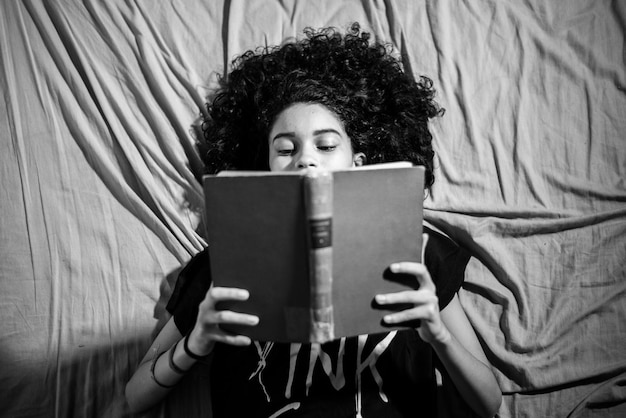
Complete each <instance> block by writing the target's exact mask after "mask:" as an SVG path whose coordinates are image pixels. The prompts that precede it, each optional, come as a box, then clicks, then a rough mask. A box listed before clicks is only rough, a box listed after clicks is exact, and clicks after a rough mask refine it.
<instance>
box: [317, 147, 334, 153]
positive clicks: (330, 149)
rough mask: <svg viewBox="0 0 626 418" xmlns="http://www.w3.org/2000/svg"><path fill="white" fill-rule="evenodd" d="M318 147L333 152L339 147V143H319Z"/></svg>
mask: <svg viewBox="0 0 626 418" xmlns="http://www.w3.org/2000/svg"><path fill="white" fill-rule="evenodd" d="M317 149H319V150H320V151H323V152H332V151H334V150H335V149H337V145H318V146H317Z"/></svg>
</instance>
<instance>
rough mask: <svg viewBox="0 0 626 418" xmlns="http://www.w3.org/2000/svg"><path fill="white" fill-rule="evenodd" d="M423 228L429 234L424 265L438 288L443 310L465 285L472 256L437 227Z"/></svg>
mask: <svg viewBox="0 0 626 418" xmlns="http://www.w3.org/2000/svg"><path fill="white" fill-rule="evenodd" d="M423 227H424V233H425V234H428V242H427V244H426V249H425V251H424V264H426V267H427V268H428V271H429V273H430V275H431V277H432V279H433V282H434V283H435V286H437V296H438V297H439V306H440V309H443V308H444V307H445V306H446V305H447V304H448V303H450V301H451V300H452V298H453V297H454V295H455V294H456V292H457V291H458V290H459V289H460V287H461V285H462V284H463V280H464V279H465V268H466V266H467V263H468V262H469V259H470V257H471V254H470V253H469V252H468V251H467V250H466V249H465V248H463V247H461V246H460V245H459V244H457V243H456V242H455V241H454V240H452V238H450V237H449V236H448V235H447V234H445V233H444V232H443V231H441V230H439V229H438V228H436V227H435V226H433V225H431V224H429V223H424V225H423Z"/></svg>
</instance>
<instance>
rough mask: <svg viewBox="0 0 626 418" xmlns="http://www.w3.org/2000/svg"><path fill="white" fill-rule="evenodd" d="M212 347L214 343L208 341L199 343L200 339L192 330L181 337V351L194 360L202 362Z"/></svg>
mask: <svg viewBox="0 0 626 418" xmlns="http://www.w3.org/2000/svg"><path fill="white" fill-rule="evenodd" d="M214 345H215V342H214V341H212V340H209V339H205V341H201V339H199V338H198V337H197V335H196V334H194V332H193V330H192V331H191V332H189V333H188V334H187V335H185V337H183V349H184V351H185V354H186V355H187V356H188V357H190V358H192V359H194V360H202V359H204V358H205V357H206V356H208V355H209V354H211V351H213V346H214Z"/></svg>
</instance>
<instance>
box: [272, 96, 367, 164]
mask: <svg viewBox="0 0 626 418" xmlns="http://www.w3.org/2000/svg"><path fill="white" fill-rule="evenodd" d="M268 140H269V167H270V171H296V170H304V169H325V170H340V169H345V168H349V167H353V166H355V165H362V164H363V161H364V158H365V156H364V155H363V154H362V153H357V154H354V153H353V152H352V144H351V142H350V138H348V135H347V134H346V131H345V130H344V127H343V123H342V122H341V121H340V120H339V119H338V118H337V116H335V114H334V113H332V112H331V111H330V110H328V108H326V107H325V106H323V105H320V104H309V103H295V104H293V105H291V106H289V107H288V108H286V109H285V110H283V111H282V112H281V113H280V114H279V115H278V117H277V118H276V121H275V122H274V124H273V125H272V128H271V130H270V134H269V138H268Z"/></svg>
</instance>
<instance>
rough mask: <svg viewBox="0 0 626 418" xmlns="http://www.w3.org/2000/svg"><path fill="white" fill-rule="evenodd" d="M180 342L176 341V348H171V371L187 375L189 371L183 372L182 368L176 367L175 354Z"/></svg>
mask: <svg viewBox="0 0 626 418" xmlns="http://www.w3.org/2000/svg"><path fill="white" fill-rule="evenodd" d="M178 342H179V341H176V344H174V346H173V347H172V348H170V354H169V356H168V357H169V362H170V369H172V370H173V371H174V372H176V373H178V374H185V373H187V372H188V371H189V370H183V369H181V368H180V367H178V366H177V365H176V363H174V353H175V352H176V347H178Z"/></svg>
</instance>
